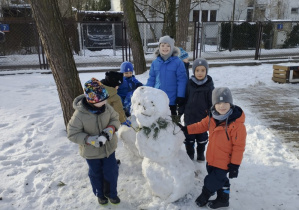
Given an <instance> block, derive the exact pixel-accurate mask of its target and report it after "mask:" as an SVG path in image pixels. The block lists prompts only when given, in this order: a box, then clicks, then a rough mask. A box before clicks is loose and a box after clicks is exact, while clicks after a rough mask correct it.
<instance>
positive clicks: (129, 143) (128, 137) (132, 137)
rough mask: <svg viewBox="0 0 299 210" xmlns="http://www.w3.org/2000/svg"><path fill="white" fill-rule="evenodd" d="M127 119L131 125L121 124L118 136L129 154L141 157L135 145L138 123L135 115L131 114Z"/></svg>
mask: <svg viewBox="0 0 299 210" xmlns="http://www.w3.org/2000/svg"><path fill="white" fill-rule="evenodd" d="M128 120H130V122H131V126H126V125H122V126H121V127H120V128H119V130H118V132H117V133H118V138H119V139H121V140H122V142H123V145H124V147H125V148H126V149H127V150H128V151H129V154H131V155H133V156H134V157H137V158H143V157H142V156H141V155H140V154H139V151H138V149H137V147H136V145H135V142H136V132H137V131H138V128H139V125H138V124H137V122H136V117H135V116H134V115H131V116H130V117H129V118H128Z"/></svg>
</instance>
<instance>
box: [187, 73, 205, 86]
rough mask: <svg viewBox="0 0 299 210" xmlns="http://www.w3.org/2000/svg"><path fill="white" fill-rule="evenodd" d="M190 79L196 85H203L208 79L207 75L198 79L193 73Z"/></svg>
mask: <svg viewBox="0 0 299 210" xmlns="http://www.w3.org/2000/svg"><path fill="white" fill-rule="evenodd" d="M191 80H192V81H193V82H194V83H195V84H197V85H203V84H205V83H206V82H207V81H208V77H207V76H205V78H204V79H203V80H198V79H196V77H195V76H194V75H192V76H191Z"/></svg>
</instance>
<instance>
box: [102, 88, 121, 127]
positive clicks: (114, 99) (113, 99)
mask: <svg viewBox="0 0 299 210" xmlns="http://www.w3.org/2000/svg"><path fill="white" fill-rule="evenodd" d="M103 84H104V83H103ZM104 87H105V88H106V90H107V91H108V93H109V98H108V99H107V102H108V104H110V106H112V107H113V108H114V110H115V111H116V112H117V113H118V115H119V121H120V123H124V122H125V121H126V119H127V117H126V114H125V112H124V110H123V104H122V102H121V98H120V97H119V95H117V90H116V89H115V88H114V87H109V86H107V85H105V84H104Z"/></svg>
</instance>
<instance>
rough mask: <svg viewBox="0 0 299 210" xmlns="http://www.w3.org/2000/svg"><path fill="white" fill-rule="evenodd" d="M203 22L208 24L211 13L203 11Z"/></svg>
mask: <svg viewBox="0 0 299 210" xmlns="http://www.w3.org/2000/svg"><path fill="white" fill-rule="evenodd" d="M201 12H202V13H201V22H208V14H209V11H208V10H202V11H201Z"/></svg>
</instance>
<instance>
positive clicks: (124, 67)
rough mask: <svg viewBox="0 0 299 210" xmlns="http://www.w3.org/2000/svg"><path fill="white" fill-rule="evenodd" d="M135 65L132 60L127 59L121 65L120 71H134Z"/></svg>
mask: <svg viewBox="0 0 299 210" xmlns="http://www.w3.org/2000/svg"><path fill="white" fill-rule="evenodd" d="M133 70H134V67H133V65H132V63H131V62H129V61H125V62H123V63H122V64H121V65H120V72H121V73H125V72H132V73H133Z"/></svg>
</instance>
